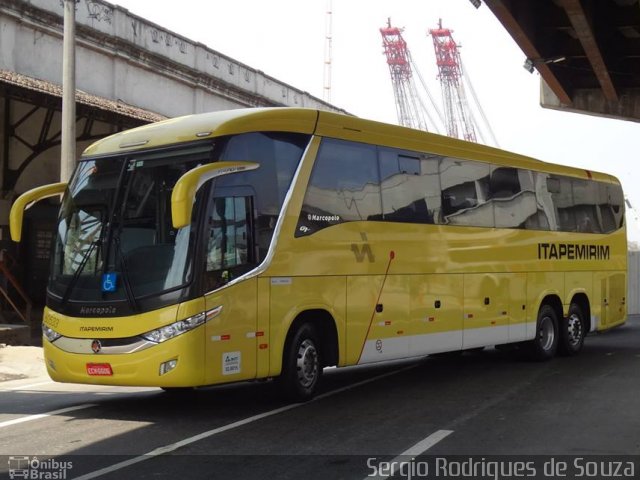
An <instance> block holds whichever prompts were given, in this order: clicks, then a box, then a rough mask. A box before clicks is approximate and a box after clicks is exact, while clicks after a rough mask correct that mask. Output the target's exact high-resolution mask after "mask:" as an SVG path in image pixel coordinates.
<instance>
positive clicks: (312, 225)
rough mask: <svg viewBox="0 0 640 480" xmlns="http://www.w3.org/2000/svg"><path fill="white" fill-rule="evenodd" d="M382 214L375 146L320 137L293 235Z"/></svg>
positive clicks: (377, 216) (374, 218)
mask: <svg viewBox="0 0 640 480" xmlns="http://www.w3.org/2000/svg"><path fill="white" fill-rule="evenodd" d="M381 214H382V205H381V201H380V174H379V171H378V160H377V155H376V147H374V146H372V145H367V144H364V143H356V142H347V141H344V140H336V139H333V138H325V139H323V141H322V145H321V146H320V151H319V152H318V156H317V158H316V161H315V165H314V166H313V171H312V172H311V179H310V180H309V185H308V186H307V191H306V193H305V196H304V201H303V204H302V210H301V211H300V217H299V219H298V226H297V228H296V233H295V236H296V237H302V236H306V235H311V234H312V233H314V232H317V231H319V230H322V229H324V228H328V227H331V226H333V225H337V224H340V223H343V222H357V221H364V220H379V219H380V218H381Z"/></svg>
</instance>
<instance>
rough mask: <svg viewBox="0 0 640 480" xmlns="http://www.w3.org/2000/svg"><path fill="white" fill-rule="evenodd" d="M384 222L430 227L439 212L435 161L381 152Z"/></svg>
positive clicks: (436, 160)
mask: <svg viewBox="0 0 640 480" xmlns="http://www.w3.org/2000/svg"><path fill="white" fill-rule="evenodd" d="M379 160H380V172H381V176H382V214H383V219H384V220H385V221H390V222H408V223H433V216H434V212H435V211H437V210H439V208H440V185H439V183H440V182H439V178H438V157H433V156H432V157H429V156H425V155H422V156H418V154H413V153H411V152H403V151H400V150H394V149H386V148H385V149H380V154H379Z"/></svg>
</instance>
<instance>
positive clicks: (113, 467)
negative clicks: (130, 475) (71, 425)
mask: <svg viewBox="0 0 640 480" xmlns="http://www.w3.org/2000/svg"><path fill="white" fill-rule="evenodd" d="M415 367H417V364H414V365H409V366H408V367H405V368H401V369H399V370H394V371H392V372H387V373H383V374H382V375H378V376H376V377H371V378H368V379H367V380H362V381H361V382H357V383H354V384H352V385H347V386H346V387H342V388H338V389H336V390H331V391H330V392H326V393H323V394H322V395H318V396H317V397H315V398H313V400H310V401H309V402H306V403H291V404H289V405H285V406H284V407H280V408H276V409H275V410H269V411H268V412H264V413H259V414H258V415H254V416H252V417H248V418H245V419H243V420H238V421H237V422H233V423H229V424H228V425H223V426H222V427H218V428H214V429H212V430H207V431H206V432H202V433H200V434H198V435H194V436H193V437H188V438H185V439H184V440H181V441H179V442H176V443H172V444H169V445H165V446H163V447H158V448H156V449H154V450H152V451H150V452H148V453H145V454H144V455H140V456H138V457H135V458H131V459H129V460H125V461H123V462H120V463H116V464H113V465H111V466H109V467H105V468H101V469H100V470H96V471H95V472H90V473H87V474H85V475H82V476H80V477H77V478H76V479H75V480H89V479H92V478H97V477H101V476H102V475H106V474H107V473H112V472H115V471H118V470H121V469H123V468H126V467H129V466H131V465H135V464H136V463H140V462H144V461H145V460H150V459H152V458H154V457H157V456H159V455H164V454H166V453H171V452H173V451H175V450H177V449H179V448H182V447H184V446H187V445H190V444H192V443H195V442H199V441H200V440H204V439H205V438H209V437H212V436H214V435H217V434H219V433H223V432H227V431H229V430H233V429H234V428H238V427H242V426H244V425H247V424H249V423H253V422H257V421H258V420H262V419H263V418H267V417H271V416H273V415H278V414H280V413H283V412H286V411H288V410H293V409H294V408H298V407H302V406H304V405H309V404H310V403H313V402H317V401H319V400H322V399H324V398H327V397H330V396H332V395H337V394H338V393H342V392H345V391H347V390H351V389H353V388H357V387H360V386H362V385H366V384H367V383H371V382H375V381H376V380H380V379H382V378H386V377H389V376H391V375H396V374H398V373H401V372H405V371H407V370H410V369H412V368H415Z"/></svg>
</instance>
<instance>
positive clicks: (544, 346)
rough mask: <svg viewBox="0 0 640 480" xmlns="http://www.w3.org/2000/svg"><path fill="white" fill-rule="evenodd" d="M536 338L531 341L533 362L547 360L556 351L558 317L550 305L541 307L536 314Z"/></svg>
mask: <svg viewBox="0 0 640 480" xmlns="http://www.w3.org/2000/svg"><path fill="white" fill-rule="evenodd" d="M536 325H537V327H536V337H535V338H534V339H533V340H532V341H531V343H530V345H529V347H530V353H531V358H532V359H533V360H540V361H542V360H549V359H550V358H553V356H554V355H555V354H556V351H557V349H558V316H557V315H556V312H555V310H554V309H553V308H552V307H551V306H550V305H543V306H542V307H540V311H539V312H538V321H537V324H536Z"/></svg>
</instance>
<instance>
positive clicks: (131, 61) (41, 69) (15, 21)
mask: <svg viewBox="0 0 640 480" xmlns="http://www.w3.org/2000/svg"><path fill="white" fill-rule="evenodd" d="M62 15H63V5H62V2H61V1H60V0H3V2H2V3H0V112H2V114H0V127H1V130H0V142H2V143H0V145H1V146H2V150H0V152H1V154H2V155H1V157H0V162H2V168H1V169H0V175H1V177H2V178H1V182H0V183H1V190H2V191H3V193H4V194H5V196H6V194H7V193H13V192H18V193H20V192H22V191H24V190H27V189H28V188H30V187H32V186H34V185H36V184H39V183H45V182H50V181H55V180H56V178H57V175H58V173H57V161H58V152H57V145H58V144H59V129H60V121H59V111H60V105H61V101H60V98H61V88H60V83H61V78H62V28H63V18H62ZM76 25H77V26H76V32H77V41H76V70H77V74H76V86H77V88H78V90H79V92H78V102H79V112H78V140H79V142H80V145H79V148H81V147H83V146H84V145H86V144H87V143H88V142H90V141H91V140H93V139H95V138H99V137H101V136H104V135H105V134H108V133H112V132H114V131H117V130H119V129H122V128H127V127H132V126H135V125H139V124H142V123H145V122H149V121H155V120H160V119H163V118H167V117H175V116H180V115H186V114H190V113H198V112H205V111H212V110H221V109H228V108H239V107H259V106H298V107H311V108H320V109H327V110H333V111H340V110H339V109H337V108H335V107H333V106H332V105H330V104H329V103H326V102H324V101H322V100H320V99H318V98H315V97H313V96H311V95H310V94H308V93H307V92H304V91H301V90H299V89H296V88H295V87H292V86H290V85H287V84H286V83H284V82H282V81H279V80H276V79H275V78H273V77H270V76H269V75H267V74H265V73H263V72H261V71H259V70H256V69H254V68H252V67H250V66H248V65H245V64H242V63H240V62H238V61H236V60H234V59H232V58H230V57H228V56H225V55H224V54H222V53H220V52H217V51H215V50H213V49H211V48H208V47H207V46H205V45H202V44H200V43H195V42H192V41H190V40H189V39H187V38H185V37H182V36H180V35H178V34H175V33H173V32H170V31H168V30H166V29H163V28H162V27H161V26H159V25H156V24H154V23H151V22H149V21H147V20H145V19H143V18H141V17H138V16H136V15H134V14H132V13H130V12H129V11H128V10H126V9H124V8H122V7H119V6H115V5H112V4H109V3H107V2H104V1H101V0H78V2H77V6H76ZM78 153H79V152H78ZM36 165H37V166H36ZM34 169H37V175H34V173H36V172H34V171H32V170H34ZM1 217H2V214H0V218H1Z"/></svg>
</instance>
